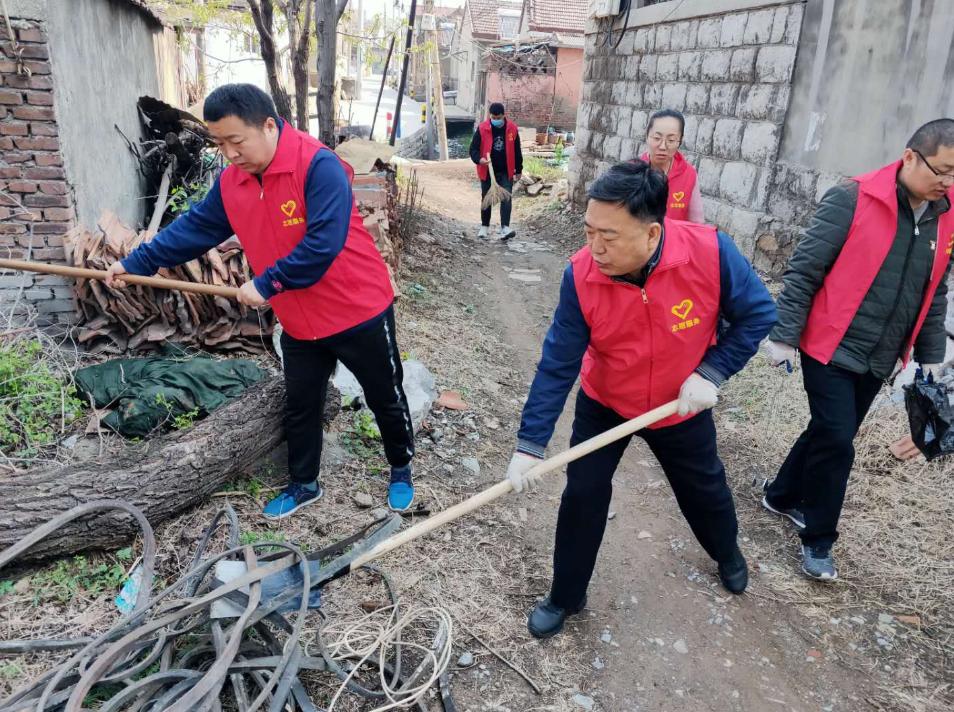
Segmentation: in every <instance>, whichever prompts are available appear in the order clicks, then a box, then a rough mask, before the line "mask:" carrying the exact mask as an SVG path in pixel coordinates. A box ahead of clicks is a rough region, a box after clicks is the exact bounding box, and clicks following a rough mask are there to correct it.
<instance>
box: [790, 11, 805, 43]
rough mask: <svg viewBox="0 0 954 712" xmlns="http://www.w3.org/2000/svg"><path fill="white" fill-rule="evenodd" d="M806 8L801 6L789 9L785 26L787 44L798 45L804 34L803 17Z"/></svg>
mask: <svg viewBox="0 0 954 712" xmlns="http://www.w3.org/2000/svg"><path fill="white" fill-rule="evenodd" d="M804 12H805V8H804V7H802V6H801V5H792V6H791V7H789V12H788V21H787V23H786V25H785V43H786V44H790V45H797V44H798V38H799V36H800V35H801V34H802V15H803V14H804Z"/></svg>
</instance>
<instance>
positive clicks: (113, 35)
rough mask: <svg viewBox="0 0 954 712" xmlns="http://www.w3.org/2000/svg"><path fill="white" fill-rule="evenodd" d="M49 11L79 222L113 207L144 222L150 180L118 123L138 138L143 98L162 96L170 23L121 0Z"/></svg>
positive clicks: (59, 109)
mask: <svg viewBox="0 0 954 712" xmlns="http://www.w3.org/2000/svg"><path fill="white" fill-rule="evenodd" d="M48 12H49V17H48V20H47V32H48V33H49V46H50V55H51V57H52V63H53V80H54V83H55V84H56V92H55V101H56V104H55V106H56V113H57V116H58V118H59V131H60V141H61V142H62V150H63V158H64V160H65V162H66V171H67V174H68V175H69V178H70V182H71V183H72V185H73V189H74V191H75V200H76V213H77V219H78V220H79V222H80V223H81V224H84V225H94V224H95V223H96V220H97V219H98V218H99V215H100V213H101V212H102V211H103V210H104V209H109V210H112V211H113V212H115V213H116V214H117V215H118V216H119V217H120V219H122V221H123V222H125V223H127V224H129V225H138V224H140V223H141V222H142V219H143V210H142V205H143V202H142V200H141V199H140V198H141V196H142V191H143V186H142V181H141V177H140V175H139V171H138V167H137V165H136V160H135V158H134V157H133V156H132V155H131V154H130V152H129V150H128V148H127V147H126V144H125V142H124V141H123V138H122V136H120V134H119V132H118V131H117V130H116V129H115V128H114V124H115V126H118V127H119V128H120V129H121V130H122V132H123V133H124V134H126V136H128V137H129V139H130V140H131V141H133V142H138V139H139V137H140V136H141V133H140V125H139V116H138V114H137V111H136V100H137V99H138V98H139V97H140V96H143V95H144V94H148V95H149V96H155V97H159V96H160V87H159V80H158V72H157V69H156V52H157V46H156V40H157V38H161V36H162V27H161V26H160V25H158V24H156V23H154V22H152V21H150V20H149V19H148V18H147V17H146V16H145V15H144V14H143V13H142V12H140V11H138V10H136V9H135V8H132V7H130V6H129V5H128V4H126V3H124V2H121V1H120V0H71V2H68V3H66V2H51V3H49V5H48ZM93 47H95V48H96V50H95V51H90V49H91V48H93Z"/></svg>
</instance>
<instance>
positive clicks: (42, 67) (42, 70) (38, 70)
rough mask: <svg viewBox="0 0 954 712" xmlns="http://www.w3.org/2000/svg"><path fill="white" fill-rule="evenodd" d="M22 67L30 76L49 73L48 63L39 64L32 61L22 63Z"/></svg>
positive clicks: (39, 62)
mask: <svg viewBox="0 0 954 712" xmlns="http://www.w3.org/2000/svg"><path fill="white" fill-rule="evenodd" d="M23 66H25V67H26V68H27V69H29V70H30V73H31V74H49V73H50V71H51V69H50V63H49V62H41V61H35V60H34V61H29V62H24V63H23Z"/></svg>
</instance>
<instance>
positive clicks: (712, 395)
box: [507, 161, 775, 638]
mask: <svg viewBox="0 0 954 712" xmlns="http://www.w3.org/2000/svg"><path fill="white" fill-rule="evenodd" d="M667 198H668V190H667V184H666V177H665V176H664V175H663V174H662V173H661V172H659V171H657V170H655V169H653V168H650V166H649V165H647V164H646V163H644V162H642V161H637V162H635V163H620V164H617V165H616V166H613V167H612V168H611V169H610V170H609V171H607V172H606V173H605V174H604V175H603V176H601V177H600V178H598V179H597V180H596V181H594V183H593V185H592V186H591V187H590V190H589V204H588V205H587V209H586V223H585V224H586V242H587V246H586V247H584V248H583V249H581V250H580V251H579V252H577V253H576V254H575V255H574V256H573V257H572V258H571V260H570V264H569V266H568V267H567V268H566V271H565V272H564V275H563V283H562V285H561V287H560V301H559V304H558V306H557V309H556V313H555V314H554V317H553V324H552V325H551V326H550V330H549V332H548V333H547V337H546V340H545V341H544V343H543V357H542V358H541V360H540V365H539V366H538V367H537V373H536V376H535V377H534V379H533V384H532V386H531V387H530V394H529V396H528V397H527V402H526V405H525V406H524V409H523V418H522V421H521V424H520V432H519V434H518V444H517V452H516V453H515V454H514V456H513V459H512V460H511V463H510V467H509V469H508V471H507V476H508V478H509V479H510V481H511V482H512V483H513V486H514V489H516V490H517V491H518V492H519V491H522V490H523V489H524V487H525V486H527V485H531V484H533V482H532V477H533V476H532V475H531V474H530V473H529V470H531V468H532V467H533V466H534V465H535V464H536V463H538V462H539V460H540V458H542V457H543V454H544V450H545V448H546V446H547V443H548V441H549V440H550V437H551V436H552V435H553V429H554V426H555V424H556V421H557V418H558V417H559V416H560V412H561V411H562V410H563V406H564V403H565V402H566V398H567V395H568V394H569V392H570V389H571V388H572V387H573V383H574V382H575V381H576V377H577V375H580V376H581V379H580V380H581V386H580V391H579V394H578V395H577V399H576V413H575V417H574V420H573V436H572V438H571V439H570V443H571V445H576V444H578V443H580V442H582V441H583V440H587V439H589V438H591V437H593V436H595V435H598V434H599V433H602V432H605V431H607V430H610V429H611V428H613V427H615V426H617V425H619V424H621V423H623V422H624V421H626V420H628V419H630V418H635V417H637V416H639V415H641V414H643V413H645V412H647V411H649V410H652V409H653V408H656V407H657V406H660V405H663V404H665V403H667V402H669V401H672V400H675V399H678V400H679V409H678V412H677V415H674V416H672V417H671V418H667V419H665V420H663V421H661V422H659V423H657V424H656V425H654V426H652V427H651V428H648V429H646V430H642V431H640V432H639V433H637V435H639V436H640V437H641V438H643V440H645V441H646V443H647V444H648V445H649V447H650V449H651V450H652V451H653V454H654V455H655V456H656V458H657V459H658V460H659V463H660V465H661V466H662V468H663V471H664V472H665V473H666V477H667V478H668V479H669V483H670V484H671V485H672V489H673V492H674V493H675V495H676V501H677V502H678V504H679V508H680V509H681V510H682V513H683V515H684V516H685V517H686V520H687V521H688V522H689V526H690V528H691V529H692V531H693V533H694V534H695V536H696V539H698V540H699V543H700V544H701V545H702V547H703V549H705V551H706V553H707V554H708V555H709V556H710V557H712V559H713V560H715V561H716V562H717V564H718V570H719V576H720V578H721V580H722V583H723V585H724V586H725V587H726V588H727V589H728V590H729V591H731V592H732V593H741V592H742V591H744V590H745V587H746V585H747V583H748V569H747V567H746V563H745V559H744V558H743V556H742V553H741V552H740V551H739V547H738V545H737V543H736V535H737V531H738V524H737V522H736V517H735V505H734V504H733V501H732V493H731V492H730V491H729V487H728V485H727V484H726V478H725V468H724V467H723V466H722V462H721V461H720V459H719V455H718V453H717V451H716V431H715V424H714V422H713V419H712V412H711V411H710V410H709V409H710V408H712V407H713V406H714V405H715V404H716V400H717V397H718V392H719V387H720V386H721V385H722V383H723V382H724V381H725V380H726V379H727V378H729V377H730V376H732V375H733V374H735V373H736V372H738V371H739V370H740V369H741V368H742V367H743V366H745V364H746V362H747V361H748V360H749V358H751V356H752V355H753V354H754V353H755V352H756V350H757V349H758V345H759V342H760V341H761V340H762V339H763V338H764V337H765V335H766V334H767V333H768V331H769V329H770V328H771V327H772V325H773V324H774V323H775V305H774V304H773V303H772V298H771V296H769V293H768V290H766V288H765V285H763V284H762V282H761V281H760V280H759V278H758V276H757V275H756V274H755V271H754V270H753V269H752V267H751V265H750V264H749V263H748V261H747V260H746V259H745V258H744V257H743V256H742V255H741V254H740V253H739V251H738V249H736V247H735V245H734V243H733V242H732V238H730V237H729V236H728V235H726V234H724V233H722V232H717V231H716V229H715V228H714V227H711V226H708V225H697V224H694V223H689V222H683V221H680V220H673V221H670V220H669V219H664V215H665V213H666V203H667ZM720 316H725V317H726V318H727V319H728V321H729V322H730V324H731V325H730V326H729V327H728V329H727V330H726V331H725V333H723V334H722V335H721V336H720V335H717V326H718V323H719V320H720ZM581 369H582V372H581ZM629 440H630V438H623V439H622V440H618V441H616V442H615V443H612V444H610V445H607V446H606V447H604V448H602V449H600V450H597V451H595V452H593V453H591V454H589V455H586V456H584V457H582V458H580V459H579V460H576V461H575V462H572V463H570V464H569V466H568V467H567V472H566V477H567V482H566V488H565V489H564V491H563V498H562V500H561V502H560V513H559V517H558V519H557V529H556V547H555V549H554V553H553V583H552V586H551V588H550V595H549V596H548V597H547V598H546V599H544V600H543V601H541V602H540V603H538V604H537V606H536V607H535V608H534V610H533V611H532V612H531V614H530V617H529V619H528V621H527V626H528V628H529V630H530V633H531V634H533V635H534V636H536V637H538V638H546V637H549V636H551V635H555V634H556V633H558V632H559V631H560V630H561V629H562V627H563V623H564V621H565V620H566V617H567V616H569V615H573V614H575V613H578V612H579V611H580V610H581V609H582V608H583V606H584V605H585V602H586V589H587V586H588V585H589V582H590V577H591V576H592V574H593V567H594V565H595V564H596V556H597V552H598V551H599V547H600V543H601V541H602V538H603V532H604V530H605V528H606V517H607V513H608V510H609V504H610V497H611V495H612V481H613V474H614V472H615V471H616V468H617V466H618V464H619V462H620V459H621V458H622V456H623V452H624V451H625V450H626V447H627V445H628V444H629Z"/></svg>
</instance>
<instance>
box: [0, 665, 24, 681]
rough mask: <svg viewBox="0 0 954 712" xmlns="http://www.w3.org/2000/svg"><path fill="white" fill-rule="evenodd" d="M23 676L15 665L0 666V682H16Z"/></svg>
mask: <svg viewBox="0 0 954 712" xmlns="http://www.w3.org/2000/svg"><path fill="white" fill-rule="evenodd" d="M21 675H23V668H21V667H20V666H19V665H17V664H16V663H3V664H2V665H0V680H16V679H17V678H19V677H20V676H21Z"/></svg>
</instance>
